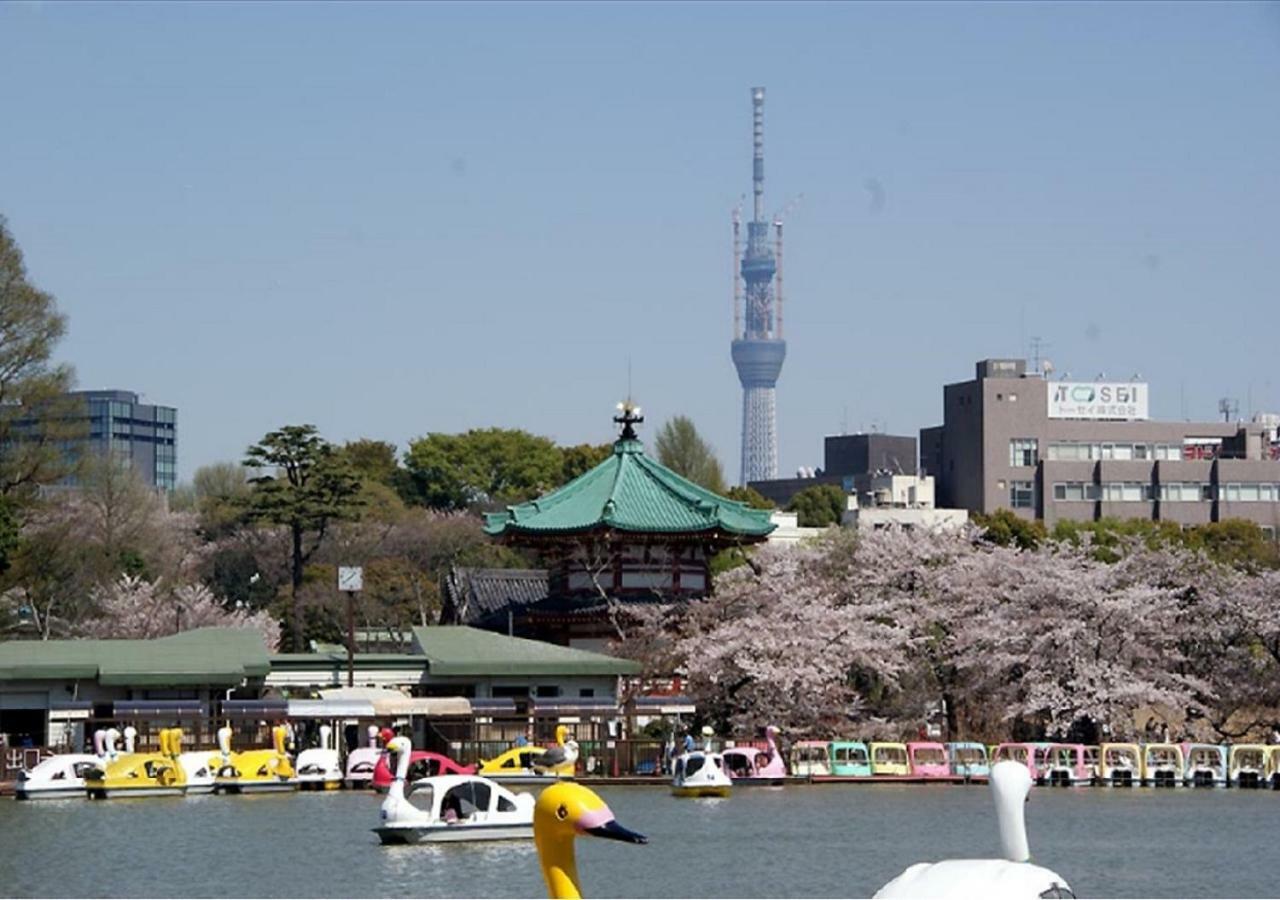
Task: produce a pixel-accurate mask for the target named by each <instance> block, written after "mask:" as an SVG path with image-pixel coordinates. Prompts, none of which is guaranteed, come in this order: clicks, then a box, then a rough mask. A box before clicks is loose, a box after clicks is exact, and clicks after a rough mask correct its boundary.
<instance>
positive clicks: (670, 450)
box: [654, 416, 726, 495]
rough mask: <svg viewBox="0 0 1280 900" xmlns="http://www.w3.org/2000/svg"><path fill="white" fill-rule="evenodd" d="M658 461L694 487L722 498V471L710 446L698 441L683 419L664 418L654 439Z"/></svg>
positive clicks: (690, 426)
mask: <svg viewBox="0 0 1280 900" xmlns="http://www.w3.org/2000/svg"><path fill="white" fill-rule="evenodd" d="M654 449H655V450H656V451H657V454H658V462H660V463H662V464H663V465H664V466H666V467H667V468H668V469H670V470H671V471H673V472H675V473H676V474H677V475H682V476H684V477H685V478H688V479H689V480H690V481H692V482H693V483H694V484H698V485H701V486H702V487H704V488H706V489H707V490H709V491H712V492H713V493H716V494H721V495H723V494H724V492H725V490H726V487H725V482H724V469H723V468H722V467H721V466H720V460H718V459H717V458H716V454H715V451H714V450H712V449H711V445H710V444H708V443H707V442H706V441H704V440H703V439H702V436H701V435H699V434H698V429H697V428H696V427H695V426H694V424H693V421H692V420H691V419H689V418H688V417H687V416H675V417H673V418H671V419H668V420H667V422H666V424H664V425H663V426H662V428H660V429H659V430H658V436H657V438H656V439H655V440H654Z"/></svg>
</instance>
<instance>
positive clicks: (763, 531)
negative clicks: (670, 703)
mask: <svg viewBox="0 0 1280 900" xmlns="http://www.w3.org/2000/svg"><path fill="white" fill-rule="evenodd" d="M620 413H621V414H620V415H619V416H617V417H615V419H614V421H615V422H616V423H618V424H619V425H620V426H621V429H622V430H621V435H620V436H619V438H618V440H617V441H616V442H615V443H614V445H613V453H612V454H611V455H610V456H609V458H608V459H606V460H605V461H604V462H602V463H600V464H599V465H598V466H596V467H595V468H594V469H591V470H590V471H588V472H586V473H585V474H583V475H581V476H579V477H578V478H576V479H574V480H573V481H571V482H569V483H568V484H566V485H564V486H563V487H560V488H558V489H557V490H554V491H552V492H551V493H549V494H546V495H545V496H542V497H539V498H538V499H536V500H531V501H529V502H527V503H521V504H518V505H515V506H510V507H507V509H506V510H504V511H503V512H499V513H490V514H489V515H488V516H486V524H485V531H486V532H487V533H488V534H489V535H490V536H492V537H493V538H494V539H496V540H499V541H503V542H505V543H508V544H512V545H514V546H517V547H520V548H522V549H525V550H529V551H533V553H534V554H536V555H537V556H538V558H539V559H540V560H541V562H542V563H543V564H544V565H545V571H543V570H508V571H504V570H475V569H454V570H453V571H452V572H451V573H450V574H449V577H448V578H446V580H445V585H444V595H445V596H444V612H443V616H442V622H445V623H452V624H468V625H475V626H477V627H481V628H487V629H490V630H493V631H502V632H505V633H511V634H514V635H518V636H523V637H531V638H537V639H540V640H546V641H552V642H554V643H559V644H566V645H569V646H575V647H583V648H584V649H601V648H603V646H604V645H605V644H607V643H608V642H609V641H610V640H613V639H614V638H616V637H617V636H618V628H617V625H618V617H619V616H622V617H625V615H626V609H627V607H628V606H630V605H632V604H638V603H670V602H680V601H687V600H692V599H696V598H698V597H703V596H706V595H707V594H708V593H710V591H711V572H710V560H711V558H712V557H713V556H715V554H716V553H719V552H720V551H721V550H724V549H726V548H729V547H740V546H746V545H749V544H755V543H759V542H761V541H763V540H764V539H765V538H766V537H767V536H768V534H769V532H770V531H772V530H773V528H774V525H773V524H772V523H771V522H770V520H769V512H768V510H757V509H752V508H750V507H748V506H747V505H746V504H744V503H739V502H737V501H735V500H729V499H728V498H726V497H721V496H720V495H718V494H715V493H712V492H711V491H708V490H706V489H705V488H702V487H700V486H698V485H696V484H694V483H693V482H691V481H689V480H688V479H686V478H683V477H681V476H680V475H678V474H676V473H675V472H673V471H672V470H671V469H668V468H667V467H666V466H664V465H662V464H661V463H659V462H657V461H656V460H654V459H651V458H650V457H648V456H646V455H645V452H644V445H643V444H642V443H641V442H640V440H639V438H638V437H637V435H636V431H635V426H636V425H638V424H640V423H641V422H643V421H644V420H643V418H642V417H641V416H640V410H639V408H638V407H634V406H632V405H631V404H630V403H626V404H620Z"/></svg>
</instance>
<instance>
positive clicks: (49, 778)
mask: <svg viewBox="0 0 1280 900" xmlns="http://www.w3.org/2000/svg"><path fill="white" fill-rule="evenodd" d="M102 764H103V761H102V758H101V757H98V756H94V755H93V754H91V753H60V754H58V755H57V756H50V757H49V758H48V759H46V760H43V761H42V762H41V763H40V764H39V765H37V766H36V767H35V768H33V769H32V770H31V771H30V772H28V771H26V770H25V769H24V770H23V771H21V772H19V773H18V783H17V785H16V786H15V788H14V796H16V797H17V798H18V799H19V800H59V799H66V798H68V797H84V796H86V794H85V786H84V776H85V774H86V773H88V772H89V771H91V770H93V769H96V768H98V767H99V766H101V765H102Z"/></svg>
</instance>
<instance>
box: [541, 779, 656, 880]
mask: <svg viewBox="0 0 1280 900" xmlns="http://www.w3.org/2000/svg"><path fill="white" fill-rule="evenodd" d="M578 835H591V836H593V837H602V838H609V839H610V840H615V841H626V842H627V843H631V844H646V843H648V842H649V839H648V838H646V837H645V836H644V835H642V834H637V833H636V832H634V831H632V830H630V829H629V828H624V827H623V826H622V825H621V824H619V823H618V820H617V819H615V818H614V816H613V812H612V811H611V810H610V809H609V807H608V805H607V804H606V803H605V802H604V801H603V800H601V799H600V796H599V795H598V794H596V792H595V791H593V790H591V789H590V788H587V787H583V786H582V785H580V784H577V783H574V782H569V781H562V782H558V783H556V784H553V785H551V786H550V787H548V788H546V789H544V790H543V791H542V793H541V794H539V795H538V802H537V804H536V805H535V806H534V809H533V839H534V843H535V844H536V845H537V848H538V859H539V861H540V862H541V864H542V875H543V878H545V879H546V882H547V890H548V892H549V893H550V896H552V897H581V896H582V894H581V891H580V889H579V886H578V884H579V883H578V867H577V862H576V859H575V856H574V841H575V839H576V838H577V837H578Z"/></svg>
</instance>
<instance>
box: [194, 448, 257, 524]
mask: <svg viewBox="0 0 1280 900" xmlns="http://www.w3.org/2000/svg"><path fill="white" fill-rule="evenodd" d="M251 474H252V473H251V472H250V471H249V470H248V469H246V468H245V467H244V466H243V465H242V464H240V463H236V462H218V463H211V464H209V465H207V466H201V467H200V468H198V469H196V474H195V475H194V476H193V477H192V479H191V486H192V488H193V490H194V493H195V509H196V512H197V513H198V514H199V516H200V530H201V532H202V533H203V534H204V536H205V537H206V538H208V539H209V540H216V539H218V538H220V537H222V536H223V535H226V534H229V533H231V531H233V530H234V529H235V528H236V526H237V525H239V524H240V523H241V522H242V521H243V520H244V514H245V506H246V504H247V503H248V500H249V495H250V494H251V493H253V488H252V486H251V485H250V484H249V478H250V475H251Z"/></svg>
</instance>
